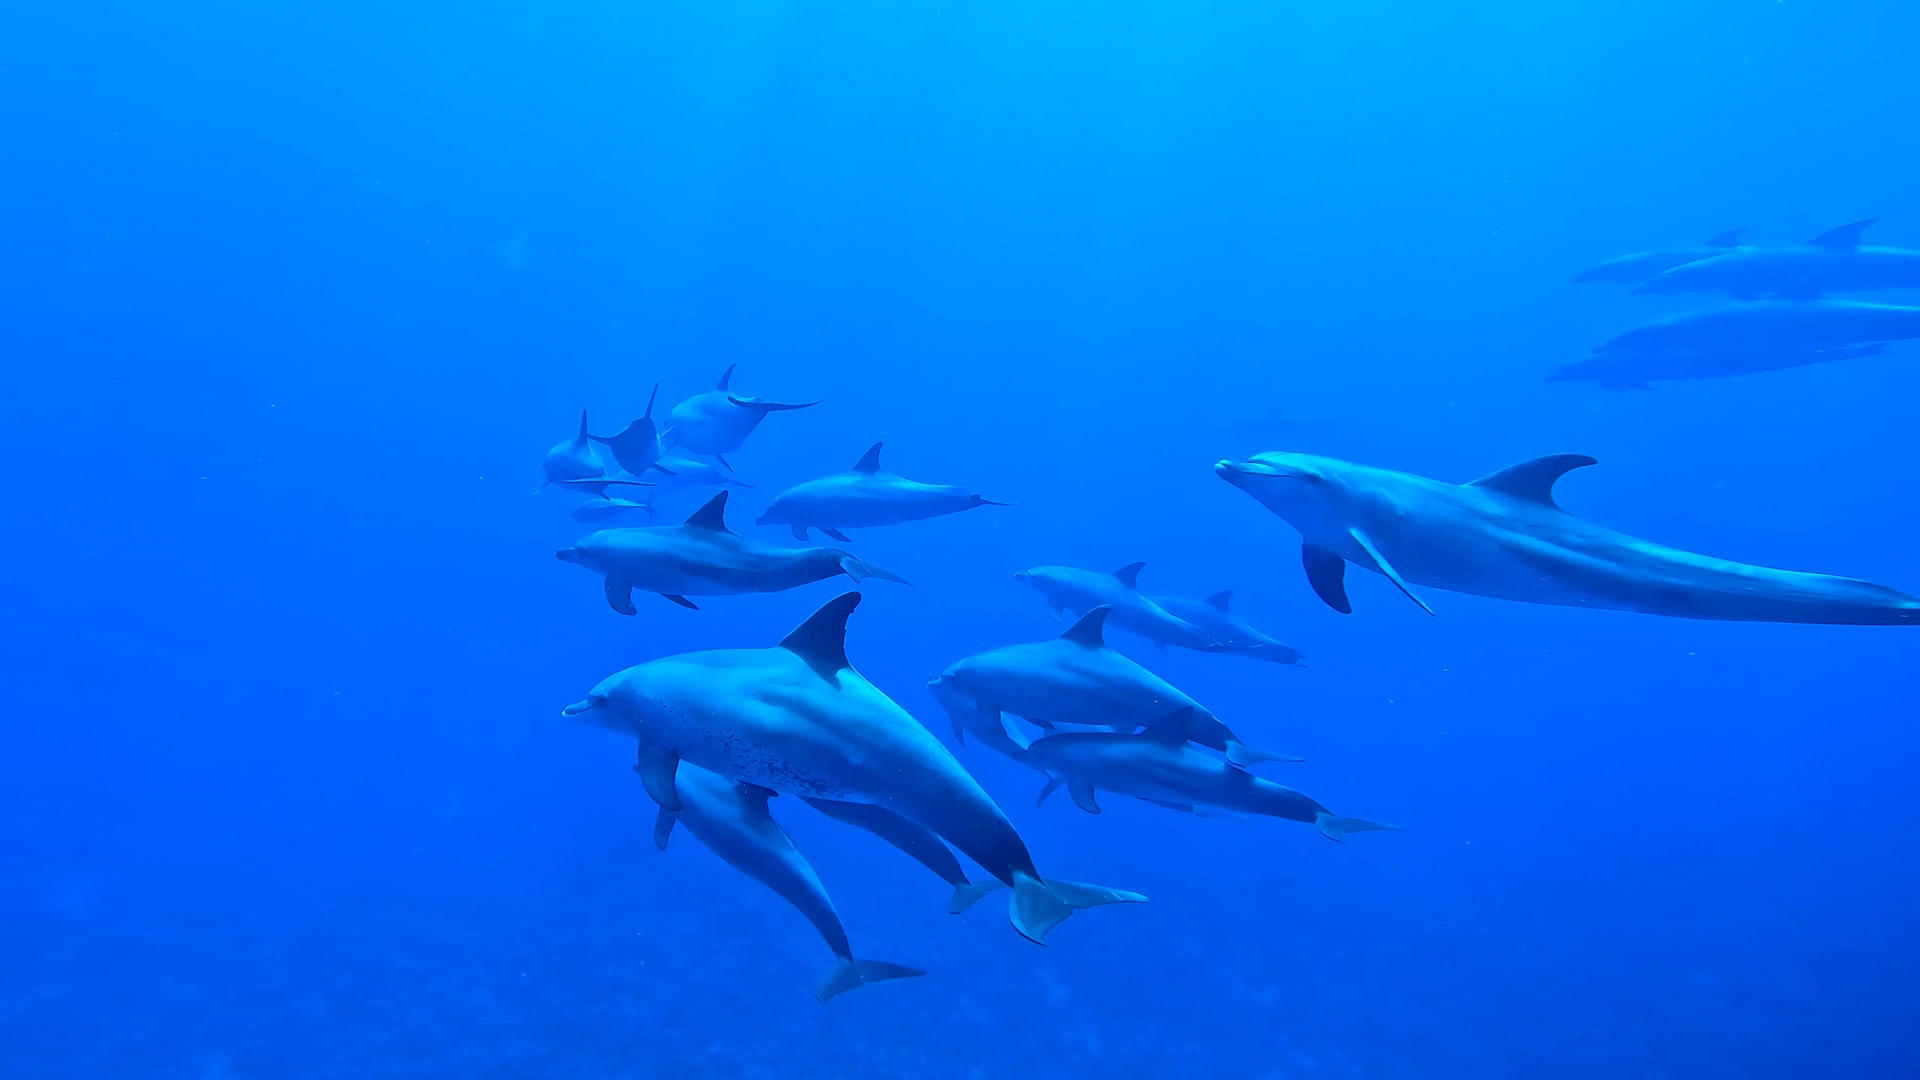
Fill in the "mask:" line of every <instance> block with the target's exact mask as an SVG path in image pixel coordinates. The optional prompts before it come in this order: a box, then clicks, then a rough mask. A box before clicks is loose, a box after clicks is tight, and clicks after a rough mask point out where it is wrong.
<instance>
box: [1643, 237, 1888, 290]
mask: <svg viewBox="0 0 1920 1080" xmlns="http://www.w3.org/2000/svg"><path fill="white" fill-rule="evenodd" d="M1877 220H1879V219H1877V218H1867V219H1866V220H1865V221H1855V222H1850V223H1848V224H1846V225H1842V226H1840V227H1839V228H1837V229H1829V230H1827V231H1826V232H1823V233H1821V234H1820V235H1819V236H1816V237H1814V238H1813V239H1811V240H1809V241H1807V242H1806V243H1804V244H1794V245H1791V246H1789V247H1777V248H1742V249H1739V250H1737V251H1729V252H1725V253H1723V254H1720V255H1717V256H1715V257H1713V258H1711V259H1702V260H1700V261H1699V262H1692V263H1687V264H1685V265H1684V266H1675V267H1672V268H1670V269H1668V270H1666V271H1664V272H1662V273H1659V274H1655V275H1654V276H1653V277H1651V278H1648V279H1647V280H1646V282H1645V283H1644V284H1642V285H1641V286H1640V287H1639V288H1638V289H1635V290H1634V291H1635V292H1637V293H1654V294H1658V295H1662V296H1672V295H1675V294H1678V293H1725V294H1726V295H1729V296H1733V297H1737V298H1739V299H1742V300H1754V299H1758V298H1760V297H1762V296H1798V297H1813V296H1819V295H1820V294H1821V293H1829V292H1861V291H1868V290H1873V289H1920V251H1914V250H1910V249H1908V248H1895V247H1872V246H1868V245H1864V244H1862V243H1861V242H1860V236H1861V233H1862V232H1864V231H1865V229H1866V228H1867V226H1869V225H1872V224H1873V223H1874V222H1875V221H1877Z"/></svg>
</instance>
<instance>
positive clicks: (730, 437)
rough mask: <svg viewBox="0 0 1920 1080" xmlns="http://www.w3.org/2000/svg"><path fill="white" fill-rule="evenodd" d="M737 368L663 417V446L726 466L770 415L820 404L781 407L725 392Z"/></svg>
mask: <svg viewBox="0 0 1920 1080" xmlns="http://www.w3.org/2000/svg"><path fill="white" fill-rule="evenodd" d="M737 366H738V365H734V364H729V365H727V370H726V371H725V372H724V373H722V374H721V376H720V384H719V386H717V387H716V388H714V389H712V390H709V391H707V392H706V393H704V394H695V395H694V396H692V397H690V398H688V399H687V400H685V401H682V402H681V403H680V404H678V405H675V406H674V407H673V411H672V412H670V413H668V414H667V430H666V434H665V436H664V439H665V441H666V442H667V443H669V444H671V445H674V446H680V447H684V448H686V449H688V450H691V451H693V452H694V453H696V454H709V455H711V456H713V457H714V458H716V459H717V460H719V462H720V464H722V465H726V466H727V468H728V469H732V468H733V466H732V465H728V464H727V459H726V455H727V454H731V453H733V452H734V451H735V450H738V449H740V446H741V444H743V443H745V442H746V441H747V436H749V435H751V434H753V429H754V428H756V427H759V426H760V421H762V420H765V419H766V418H767V414H768V413H771V412H782V411H785V410H788V409H805V408H809V407H811V406H814V405H818V404H820V403H819V402H817V401H803V402H800V403H799V404H796V405H784V404H781V403H780V402H777V401H764V400H762V399H760V398H757V397H740V396H739V395H737V394H733V393H730V392H729V391H728V390H727V384H728V383H730V382H732V381H733V369H734V368H735V367H737Z"/></svg>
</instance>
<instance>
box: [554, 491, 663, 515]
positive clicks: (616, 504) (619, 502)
mask: <svg viewBox="0 0 1920 1080" xmlns="http://www.w3.org/2000/svg"><path fill="white" fill-rule="evenodd" d="M647 509H648V506H647V504H646V503H637V502H634V501H632V500H631V499H610V498H607V497H606V496H604V495H603V496H599V497H596V498H592V499H588V500H587V501H586V502H583V503H580V504H578V505H577V506H575V507H574V508H573V509H571V510H569V511H567V516H568V517H570V518H572V519H573V520H575V521H613V520H615V519H618V518H622V517H625V516H626V515H628V514H630V513H632V512H634V511H635V510H647Z"/></svg>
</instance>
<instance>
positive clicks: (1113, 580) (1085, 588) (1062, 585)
mask: <svg viewBox="0 0 1920 1080" xmlns="http://www.w3.org/2000/svg"><path fill="white" fill-rule="evenodd" d="M1146 565H1147V564H1146V563H1143V562H1137V563H1128V564H1127V565H1125V566H1123V567H1121V568H1120V569H1118V570H1115V571H1114V572H1113V573H1111V574H1103V573H1100V572H1099V571H1098V570H1082V569H1080V568H1078V567H1074V566H1036V567H1034V568H1033V569H1031V570H1023V571H1021V572H1020V573H1018V574H1015V575H1013V579H1014V580H1015V581H1018V582H1020V583H1022V584H1024V585H1031V586H1032V587H1033V588H1034V589H1036V590H1037V591H1038V592H1039V593H1040V595H1041V596H1044V597H1046V600H1047V608H1048V609H1049V610H1051V611H1052V612H1053V614H1054V617H1055V618H1059V617H1060V612H1061V611H1063V610H1064V611H1071V612H1073V614H1074V615H1076V616H1083V615H1085V614H1086V613H1087V612H1089V611H1092V610H1093V609H1094V608H1097V607H1106V608H1110V609H1112V610H1111V612H1110V613H1109V614H1108V616H1107V625H1109V626H1113V627H1115V628H1117V629H1120V630H1125V631H1127V632H1129V633H1134V634H1138V635H1140V636H1141V637H1143V638H1146V639H1147V640H1148V641H1151V642H1153V643H1154V644H1156V645H1163V646H1164V645H1178V646H1179V647H1181V648H1183V649H1197V650H1199V651H1201V652H1211V651H1213V650H1215V649H1217V648H1218V647H1219V645H1220V643H1219V642H1218V641H1215V640H1214V639H1213V637H1212V635H1210V634H1208V633H1207V632H1206V631H1205V630H1202V629H1201V628H1200V627H1198V626H1195V625H1194V624H1192V623H1190V622H1187V621H1186V620H1185V619H1182V618H1180V617H1179V616H1177V615H1175V614H1173V613H1172V612H1170V611H1168V610H1167V609H1166V608H1163V607H1161V606H1160V605H1159V604H1157V603H1155V602H1154V601H1153V600H1152V599H1150V598H1148V596H1147V594H1145V593H1143V592H1141V591H1140V570H1141V568H1142V567H1144V566H1146Z"/></svg>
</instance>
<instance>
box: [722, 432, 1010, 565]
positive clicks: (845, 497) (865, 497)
mask: <svg viewBox="0 0 1920 1080" xmlns="http://www.w3.org/2000/svg"><path fill="white" fill-rule="evenodd" d="M881 445H882V444H881V443H874V444H873V447H872V449H870V450H868V451H867V452H866V453H865V454H864V455H862V456H861V458H860V460H859V461H858V462H856V463H855V464H854V466H853V468H851V469H848V470H847V471H846V472H841V473H834V474H833V475H831V476H822V477H820V478H819V479H816V480H808V481H807V482H805V483H803V484H796V485H794V486H793V487H790V488H788V489H787V490H785V491H783V492H781V493H780V494H779V495H776V496H774V499H773V504H772V505H771V506H768V507H767V512H766V513H764V514H762V515H760V520H759V522H758V524H761V525H786V526H788V527H790V528H791V529H792V530H793V535H794V538H795V539H798V540H805V539H806V538H807V529H808V527H809V526H811V527H813V528H816V529H819V530H820V531H821V532H823V533H826V534H827V535H828V536H831V537H833V538H834V539H835V540H841V541H844V540H846V536H845V535H844V534H843V533H841V531H840V530H842V529H871V528H878V527H881V526H885V525H899V524H901V523H903V522H908V521H924V520H926V519H927V518H935V517H943V516H945V515H947V514H957V513H960V512H961V511H962V510H971V509H973V508H974V507H976V506H1005V505H1006V504H1005V503H997V502H994V501H993V500H991V499H988V498H985V497H983V496H980V495H976V494H974V493H973V492H971V491H968V490H967V489H965V488H961V487H954V486H953V485H951V484H923V483H921V482H920V481H918V480H909V479H907V478H906V477H904V476H896V475H894V474H893V473H890V472H888V471H887V470H885V469H883V468H881V467H880V447H881Z"/></svg>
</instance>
